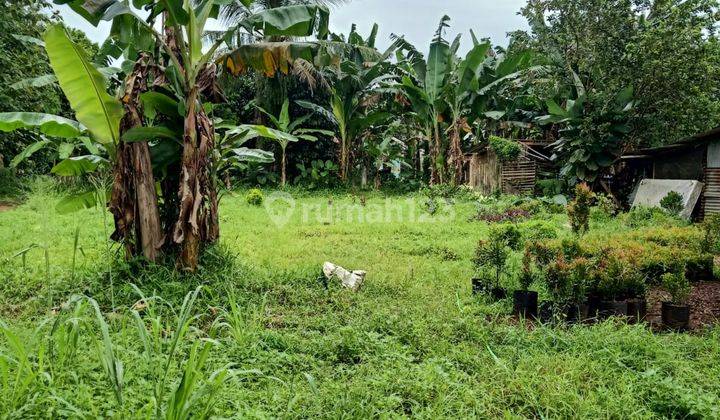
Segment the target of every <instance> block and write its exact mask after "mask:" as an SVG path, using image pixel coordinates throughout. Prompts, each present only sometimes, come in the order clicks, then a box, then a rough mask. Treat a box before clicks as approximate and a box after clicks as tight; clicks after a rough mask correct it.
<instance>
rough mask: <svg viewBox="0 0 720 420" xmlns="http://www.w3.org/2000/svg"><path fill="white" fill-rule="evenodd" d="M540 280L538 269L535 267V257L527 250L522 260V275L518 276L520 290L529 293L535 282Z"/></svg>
mask: <svg viewBox="0 0 720 420" xmlns="http://www.w3.org/2000/svg"><path fill="white" fill-rule="evenodd" d="M537 278H538V273H537V268H536V267H535V257H534V256H533V254H532V252H531V251H530V249H529V248H525V252H524V253H523V258H522V268H521V270H520V275H519V276H518V282H519V283H520V289H521V290H523V291H527V290H528V289H529V288H530V285H532V284H533V282H535V280H537Z"/></svg>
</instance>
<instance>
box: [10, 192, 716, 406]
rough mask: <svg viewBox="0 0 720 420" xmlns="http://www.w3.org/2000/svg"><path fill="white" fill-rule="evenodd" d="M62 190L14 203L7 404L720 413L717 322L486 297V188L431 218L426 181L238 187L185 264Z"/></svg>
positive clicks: (557, 219)
mask: <svg viewBox="0 0 720 420" xmlns="http://www.w3.org/2000/svg"><path fill="white" fill-rule="evenodd" d="M265 194H266V202H269V201H272V198H273V197H274V198H278V196H274V195H273V194H272V192H269V191H266V192H265ZM57 200H58V197H57V196H56V195H55V194H53V193H52V192H50V191H47V190H46V191H36V192H35V193H33V194H32V195H31V196H30V197H29V199H28V200H27V201H26V202H25V203H24V204H23V205H21V206H19V207H18V208H16V209H13V210H11V211H6V212H0V238H2V240H0V278H1V279H2V282H0V316H1V318H2V320H3V323H2V330H3V335H0V412H2V414H3V417H11V418H26V417H84V416H87V417H99V416H101V417H117V418H128V417H130V418H144V417H165V418H182V417H183V415H192V416H194V417H199V416H202V415H203V414H207V415H213V416H220V417H235V418H266V417H290V418H309V417H321V418H368V417H383V418H386V417H405V416H408V417H410V416H412V417H424V418H457V417H495V418H496V417H519V418H527V417H535V418H538V417H543V418H567V417H573V418H662V417H676V418H678V417H679V418H683V417H686V418H717V417H720V381H719V380H718V378H720V363H718V360H720V330H719V329H717V328H714V329H709V330H706V331H703V332H701V333H695V334H656V333H653V332H651V331H650V330H649V329H648V328H647V327H644V326H628V325H624V324H620V323H616V322H613V321H609V322H606V323H603V324H599V325H593V326H573V327H560V326H557V327H552V326H542V325H535V326H531V325H527V324H524V323H522V322H521V323H518V322H517V321H515V320H514V319H513V318H511V317H509V316H507V315H506V314H508V313H509V312H510V306H509V303H508V302H501V303H489V302H485V301H484V300H483V299H482V298H479V297H473V296H472V295H471V291H470V278H471V277H472V275H473V268H472V265H471V262H470V258H471V256H472V254H473V251H474V246H475V244H476V243H477V241H478V240H479V239H481V238H483V237H484V236H485V235H486V234H487V232H488V225H487V224H485V223H483V222H477V221H470V220H469V219H470V217H471V216H472V215H473V214H475V212H476V203H475V202H473V201H471V200H461V199H458V200H457V202H456V203H454V205H448V204H444V205H442V206H441V208H440V210H439V211H438V212H437V213H436V214H435V215H433V216H430V215H428V214H427V213H426V212H425V211H424V203H425V199H423V198H422V197H421V196H419V195H418V196H388V197H385V196H382V195H380V194H370V195H369V196H368V197H367V203H366V205H365V206H362V205H361V201H362V200H361V199H360V198H359V197H355V196H353V195H351V194H347V193H343V194H341V193H332V194H330V193H293V203H287V202H285V201H283V200H275V202H273V203H269V204H268V207H269V208H270V212H268V210H267V208H266V207H265V206H260V207H256V206H251V205H249V204H247V203H246V202H245V200H244V192H243V191H240V192H237V193H235V194H233V195H231V196H226V197H224V198H223V200H222V203H221V229H222V240H221V244H220V245H219V246H218V247H216V248H213V249H211V250H210V251H208V253H207V255H205V258H204V260H203V267H202V268H201V269H200V271H199V272H198V273H195V274H185V275H183V274H179V273H177V272H175V271H174V270H172V269H171V268H167V267H141V266H138V265H137V264H133V263H130V264H126V263H122V262H120V261H121V260H122V258H121V256H120V255H121V254H120V250H119V248H118V247H117V246H116V245H112V246H109V245H108V242H107V240H106V238H107V237H108V235H109V233H110V230H111V226H112V223H111V222H112V221H111V219H110V218H109V216H107V215H106V214H104V213H103V212H102V211H100V210H86V211H83V212H80V213H76V214H72V215H65V216H61V215H58V214H57V213H56V212H55V211H54V204H55V203H56V202H57ZM293 209H294V210H293ZM290 210H293V211H292V212H290ZM287 213H291V214H290V216H289V217H287V218H283V217H280V216H282V215H286V214H287ZM278 220H280V222H282V223H280V225H278V224H277V223H276V222H277V221H278ZM537 223H543V224H545V225H551V226H552V227H554V228H555V229H556V230H557V232H558V234H559V235H560V236H561V237H562V236H570V235H571V233H570V231H569V226H568V221H567V218H566V216H565V215H562V214H560V215H557V214H543V215H542V216H539V217H536V218H535V219H533V220H530V221H528V222H523V223H520V227H521V229H525V230H526V231H532V230H533V229H534V228H535V226H536V225H537ZM78 229H79V230H78ZM626 229H627V228H625V227H624V226H623V225H622V224H621V223H620V222H619V221H608V222H606V223H603V224H602V225H600V224H597V223H595V224H593V227H592V230H591V233H590V237H593V236H596V237H603V236H606V235H609V234H617V233H622V232H624V230H626ZM76 232H79V233H78V235H77V246H76V239H75V238H76ZM24 250H25V251H26V252H25V253H24V254H23V252H22V251H24ZM23 255H24V257H23ZM324 261H332V262H335V263H337V264H340V265H342V266H344V267H346V268H350V269H364V270H366V271H367V272H368V274H367V280H366V283H365V285H364V287H363V289H362V290H361V291H360V292H358V293H353V292H350V291H348V290H344V289H342V288H340V287H339V286H338V285H336V284H330V285H329V287H328V289H325V288H324V287H323V284H322V282H321V281H319V280H318V277H319V275H320V268H321V265H322V263H323V262H324ZM513 263H514V264H515V266H517V265H518V264H519V256H516V257H515V260H514V262H513ZM506 285H507V286H508V287H509V288H511V289H512V288H513V286H514V285H513V284H512V283H511V282H508V283H507V284H506ZM198 286H202V289H201V290H200V292H199V295H198V298H197V301H195V302H194V305H192V308H190V305H189V304H186V305H185V306H184V307H183V297H184V296H186V294H188V293H189V292H192V291H193V290H195V289H196V288H197V287H198ZM538 287H539V286H535V287H534V288H536V289H537V288H538ZM541 293H542V291H541ZM140 294H143V295H144V296H145V297H146V298H145V299H144V301H143V302H139V300H140V299H141V296H140ZM73 295H87V296H90V297H92V298H93V299H94V300H95V301H97V302H98V304H99V311H100V312H101V316H100V317H98V316H97V315H96V313H95V311H94V310H93V307H92V305H91V303H88V301H87V300H82V299H75V300H73V299H71V297H72V296H73ZM113 308H114V310H113ZM182 309H188V310H189V311H188V312H187V313H186V314H183V310H182ZM133 310H136V311H135V312H136V314H137V315H136V314H134V313H133ZM104 325H107V328H108V329H107V336H106V337H105V339H104V338H103V326H104ZM179 332H180V334H179ZM175 338H177V346H176V347H174V346H173V343H174V342H175ZM211 339H212V340H211ZM204 343H208V344H207V353H206V354H204V353H203V352H202V350H203V348H205V344H204ZM173 348H175V349H176V350H175V351H173ZM169 356H170V357H169ZM108 361H110V362H109V363H108ZM118 362H119V363H122V367H123V368H122V373H118V372H119V369H117V366H119V365H118V364H117V363H118ZM113 366H114V367H113ZM214 373H215V374H214ZM181 379H182V381H181Z"/></svg>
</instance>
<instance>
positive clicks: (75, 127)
mask: <svg viewBox="0 0 720 420" xmlns="http://www.w3.org/2000/svg"><path fill="white" fill-rule="evenodd" d="M18 128H37V129H38V130H40V132H41V133H43V134H47V135H48V136H53V137H64V138H73V137H78V136H79V135H80V134H81V133H82V132H83V129H84V128H83V127H82V126H81V125H80V123H78V122H77V121H73V120H69V119H67V118H64V117H60V116H58V115H51V114H41V113H37V112H0V131H6V132H7V131H13V130H17V129H18Z"/></svg>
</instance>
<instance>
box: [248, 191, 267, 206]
mask: <svg viewBox="0 0 720 420" xmlns="http://www.w3.org/2000/svg"><path fill="white" fill-rule="evenodd" d="M263 197H264V196H263V192H262V191H261V190H259V189H257V188H255V189H252V190H250V191H248V193H247V194H246V195H245V201H247V203H248V204H250V205H252V206H260V205H262V203H263Z"/></svg>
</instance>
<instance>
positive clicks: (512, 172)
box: [502, 152, 537, 195]
mask: <svg viewBox="0 0 720 420" xmlns="http://www.w3.org/2000/svg"><path fill="white" fill-rule="evenodd" d="M536 178H537V163H536V162H535V160H534V159H531V158H530V157H528V156H527V155H526V154H525V153H524V152H523V154H522V155H521V156H520V158H519V159H518V160H517V161H515V162H510V163H505V164H503V165H502V183H503V187H502V188H503V192H504V193H505V194H521V195H522V194H532V193H533V192H534V191H535V182H536V181H537V179H536Z"/></svg>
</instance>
